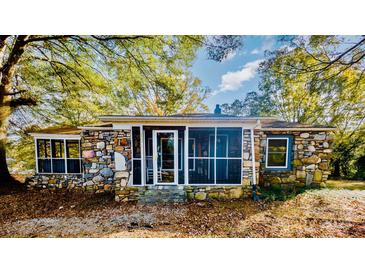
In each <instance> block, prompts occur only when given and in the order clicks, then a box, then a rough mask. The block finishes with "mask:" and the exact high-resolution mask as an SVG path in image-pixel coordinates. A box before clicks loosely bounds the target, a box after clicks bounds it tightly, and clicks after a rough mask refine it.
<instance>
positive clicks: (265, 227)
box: [0, 190, 365, 237]
mask: <svg viewBox="0 0 365 274" xmlns="http://www.w3.org/2000/svg"><path fill="white" fill-rule="evenodd" d="M0 204H1V207H0V236H1V237H365V215H364V212H365V191H350V190H315V191H308V192H306V193H303V194H300V195H298V196H297V197H295V198H294V199H292V200H288V201H285V202H278V201H276V202H270V203H269V202H253V201H251V200H244V201H227V202H218V201H216V202H197V203H186V204H166V205H146V204H136V203H116V202H115V201H114V197H113V195H108V194H103V195H87V194H85V193H75V192H67V191H62V192H49V191H44V192H43V191H41V192H39V191H35V192H20V193H14V194H12V195H2V196H0Z"/></svg>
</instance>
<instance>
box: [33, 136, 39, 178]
mask: <svg viewBox="0 0 365 274" xmlns="http://www.w3.org/2000/svg"><path fill="white" fill-rule="evenodd" d="M37 140H38V139H37V138H34V147H35V167H36V171H37V173H39V169H38V159H39V158H38V141H37Z"/></svg>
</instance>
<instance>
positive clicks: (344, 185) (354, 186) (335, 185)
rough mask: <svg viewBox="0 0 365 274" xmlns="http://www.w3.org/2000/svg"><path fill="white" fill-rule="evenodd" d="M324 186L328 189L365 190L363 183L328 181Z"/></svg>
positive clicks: (364, 183)
mask: <svg viewBox="0 0 365 274" xmlns="http://www.w3.org/2000/svg"><path fill="white" fill-rule="evenodd" d="M326 186H327V188H330V189H349V190H365V181H355V180H328V181H327V183H326Z"/></svg>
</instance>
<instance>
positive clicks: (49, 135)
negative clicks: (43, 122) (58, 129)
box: [29, 133, 81, 140]
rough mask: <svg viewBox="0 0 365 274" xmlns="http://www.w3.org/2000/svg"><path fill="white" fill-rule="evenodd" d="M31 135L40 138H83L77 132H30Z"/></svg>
mask: <svg viewBox="0 0 365 274" xmlns="http://www.w3.org/2000/svg"><path fill="white" fill-rule="evenodd" d="M29 135H30V136H32V137H34V138H38V139H70V140H75V139H76V140H80V139H81V136H80V135H77V134H49V133H29Z"/></svg>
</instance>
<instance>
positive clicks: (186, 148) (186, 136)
mask: <svg viewBox="0 0 365 274" xmlns="http://www.w3.org/2000/svg"><path fill="white" fill-rule="evenodd" d="M194 142H195V141H194ZM188 156H189V127H185V131H184V185H187V184H189V158H188Z"/></svg>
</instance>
